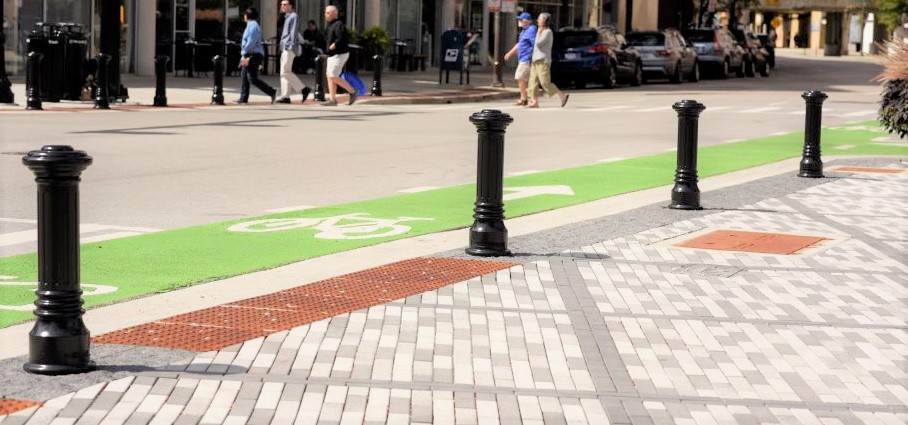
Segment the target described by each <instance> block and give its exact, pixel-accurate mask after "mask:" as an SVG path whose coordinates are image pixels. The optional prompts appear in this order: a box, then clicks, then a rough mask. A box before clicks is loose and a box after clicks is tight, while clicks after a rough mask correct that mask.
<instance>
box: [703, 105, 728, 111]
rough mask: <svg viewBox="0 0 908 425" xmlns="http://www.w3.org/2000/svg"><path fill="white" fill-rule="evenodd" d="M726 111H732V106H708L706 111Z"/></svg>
mask: <svg viewBox="0 0 908 425" xmlns="http://www.w3.org/2000/svg"><path fill="white" fill-rule="evenodd" d="M726 109H731V106H707V107H706V111H709V112H715V111H724V110H726Z"/></svg>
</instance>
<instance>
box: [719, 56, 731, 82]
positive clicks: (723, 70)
mask: <svg viewBox="0 0 908 425" xmlns="http://www.w3.org/2000/svg"><path fill="white" fill-rule="evenodd" d="M719 66H720V68H719V75H718V77H719V79H720V80H727V79H728V74H729V73H730V72H731V65H730V64H729V63H728V59H725V60H724V61H722V65H719Z"/></svg>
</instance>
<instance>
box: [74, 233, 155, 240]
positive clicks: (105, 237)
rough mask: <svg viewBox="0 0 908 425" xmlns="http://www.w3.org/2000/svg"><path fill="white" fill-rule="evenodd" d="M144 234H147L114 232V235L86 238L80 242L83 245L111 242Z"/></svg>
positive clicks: (106, 234) (107, 234)
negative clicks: (111, 240)
mask: <svg viewBox="0 0 908 425" xmlns="http://www.w3.org/2000/svg"><path fill="white" fill-rule="evenodd" d="M144 234H145V233H144V232H113V233H105V234H103V235H97V236H88V237H84V238H81V239H79V241H80V242H82V243H89V242H101V241H106V240H110V239H118V238H125V237H127V236H136V235H144Z"/></svg>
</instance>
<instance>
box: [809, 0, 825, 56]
mask: <svg viewBox="0 0 908 425" xmlns="http://www.w3.org/2000/svg"><path fill="white" fill-rule="evenodd" d="M825 32H826V28H825V25H823V12H820V11H818V10H811V11H810V38H809V40H810V41H809V42H808V43H809V44H808V47H809V48H810V50H813V53H814V55H815V56H822V53H821V52H822V51H823V47H824V46H825V45H826V42H825V38H826V37H825Z"/></svg>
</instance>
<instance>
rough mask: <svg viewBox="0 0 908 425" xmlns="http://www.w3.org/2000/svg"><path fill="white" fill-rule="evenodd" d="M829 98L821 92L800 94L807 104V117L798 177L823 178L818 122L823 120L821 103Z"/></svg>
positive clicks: (812, 91) (813, 91) (814, 91)
mask: <svg viewBox="0 0 908 425" xmlns="http://www.w3.org/2000/svg"><path fill="white" fill-rule="evenodd" d="M828 97H829V96H827V95H826V93H823V92H821V91H816V90H811V91H807V92H804V93H803V94H801V98H803V99H804V101H806V102H807V117H806V119H805V122H804V154H803V156H802V157H801V170H800V172H798V177H810V178H820V177H823V160H822V159H820V122H821V121H822V118H823V102H824V101H825V100H826V98H828Z"/></svg>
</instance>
